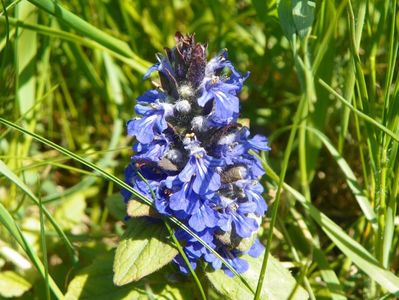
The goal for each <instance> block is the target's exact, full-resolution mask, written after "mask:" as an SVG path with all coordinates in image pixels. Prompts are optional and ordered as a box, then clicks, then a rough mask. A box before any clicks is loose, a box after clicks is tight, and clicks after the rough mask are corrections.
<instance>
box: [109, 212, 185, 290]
mask: <svg viewBox="0 0 399 300" xmlns="http://www.w3.org/2000/svg"><path fill="white" fill-rule="evenodd" d="M166 235H167V231H166V230H165V227H164V226H163V225H162V224H156V223H155V224H154V223H150V222H149V221H147V220H145V219H141V218H140V219H134V220H131V221H130V222H129V224H128V228H127V229H126V231H125V234H124V236H123V238H122V241H121V242H120V243H119V245H118V248H117V249H116V253H115V260H114V283H115V284H116V285H119V286H120V285H124V284H127V283H129V282H132V281H137V280H140V279H141V278H143V277H144V276H146V275H148V274H151V273H153V272H155V271H156V270H158V269H160V268H161V267H163V266H164V265H166V264H167V263H169V262H170V261H171V260H172V259H173V258H174V257H175V256H176V255H177V253H178V251H177V249H176V248H174V247H172V246H171V245H170V244H169V243H167V242H166V240H165V236H166Z"/></svg>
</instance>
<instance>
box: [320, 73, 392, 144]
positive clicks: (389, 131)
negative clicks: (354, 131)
mask: <svg viewBox="0 0 399 300" xmlns="http://www.w3.org/2000/svg"><path fill="white" fill-rule="evenodd" d="M319 83H320V84H321V85H322V86H323V87H325V88H326V89H327V90H328V91H329V92H330V93H331V94H332V95H334V96H335V97H337V99H338V100H340V101H341V102H342V103H343V104H345V105H346V106H347V107H349V109H350V110H351V111H353V112H354V113H355V114H357V115H358V116H359V117H360V118H362V119H363V120H364V121H366V122H368V123H370V124H372V125H374V126H375V127H377V128H379V129H381V130H382V131H383V132H385V133H386V134H387V135H389V136H390V137H391V138H393V139H394V140H395V141H396V142H398V143H399V136H398V135H397V134H395V133H394V132H393V131H391V130H390V129H388V128H386V127H385V126H384V125H381V124H380V123H378V122H377V121H376V120H374V119H373V118H371V117H369V116H368V115H366V114H365V113H363V112H361V111H359V110H357V109H356V108H354V107H353V105H352V104H350V103H349V101H348V100H346V99H344V98H343V97H342V96H341V95H340V94H338V93H337V92H336V91H335V90H334V89H333V88H332V87H330V86H329V85H328V84H327V83H326V82H325V81H323V80H322V79H319Z"/></svg>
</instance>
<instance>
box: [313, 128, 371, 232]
mask: <svg viewBox="0 0 399 300" xmlns="http://www.w3.org/2000/svg"><path fill="white" fill-rule="evenodd" d="M305 128H306V130H308V131H310V132H312V133H313V134H314V135H316V136H317V137H318V138H319V139H320V141H321V142H322V143H323V144H324V146H326V148H327V150H328V151H329V152H330V154H331V155H332V156H333V158H334V159H335V161H336V162H337V164H338V166H339V167H340V168H341V171H342V172H343V173H344V174H345V179H346V182H347V184H348V186H349V188H350V189H351V190H352V193H353V195H354V196H355V198H356V200H357V203H358V204H359V206H360V209H361V210H362V212H363V214H364V216H365V217H366V219H367V220H369V221H370V223H371V225H372V226H373V228H374V229H375V230H377V217H376V215H375V213H374V210H373V208H372V207H371V205H370V202H369V201H368V199H367V197H366V196H365V195H364V193H363V190H362V188H361V186H360V184H359V183H358V181H357V179H356V176H355V174H354V173H353V171H352V169H351V167H350V166H349V165H348V163H347V162H346V160H345V159H344V158H343V157H342V156H341V154H339V152H338V150H337V149H335V147H334V146H333V145H332V143H331V142H330V140H329V139H328V137H327V136H326V135H325V134H323V133H322V132H321V131H319V130H317V129H316V128H310V127H305Z"/></svg>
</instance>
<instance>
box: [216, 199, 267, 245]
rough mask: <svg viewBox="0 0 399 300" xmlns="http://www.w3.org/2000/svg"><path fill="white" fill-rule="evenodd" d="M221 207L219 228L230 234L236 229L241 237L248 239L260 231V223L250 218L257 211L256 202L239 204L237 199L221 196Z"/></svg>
mask: <svg viewBox="0 0 399 300" xmlns="http://www.w3.org/2000/svg"><path fill="white" fill-rule="evenodd" d="M219 205H220V207H221V209H222V218H220V220H219V223H218V226H219V227H220V228H221V229H222V230H223V231H225V232H229V231H232V230H233V229H234V232H235V233H237V234H238V235H239V236H240V237H242V238H247V237H250V236H251V235H252V233H253V232H255V231H256V230H257V229H258V227H259V225H258V222H257V221H256V220H255V219H254V218H251V217H249V216H248V214H251V213H254V212H255V211H256V204H255V203H254V202H238V201H237V200H236V199H234V200H233V199H230V198H226V197H223V196H221V197H220V201H219Z"/></svg>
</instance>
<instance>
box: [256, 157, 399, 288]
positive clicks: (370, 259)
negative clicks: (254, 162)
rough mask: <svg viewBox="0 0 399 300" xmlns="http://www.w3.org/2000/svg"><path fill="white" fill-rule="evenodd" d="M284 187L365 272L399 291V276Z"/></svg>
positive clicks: (275, 177)
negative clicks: (382, 265)
mask: <svg viewBox="0 0 399 300" xmlns="http://www.w3.org/2000/svg"><path fill="white" fill-rule="evenodd" d="M258 157H259V156H258ZM259 159H261V161H262V164H263V167H264V168H265V170H266V174H267V175H268V176H269V177H270V178H271V179H272V180H273V181H275V182H279V180H280V178H279V176H278V175H277V174H276V173H275V172H274V171H273V169H272V168H271V167H270V166H269V165H268V163H267V162H266V161H265V160H264V159H262V158H261V157H259ZM283 186H284V188H285V189H286V190H287V191H288V192H289V193H290V194H291V195H292V196H294V198H295V199H297V200H298V202H299V203H300V204H301V205H302V206H303V207H304V208H305V209H306V210H307V211H308V213H309V215H310V216H311V217H312V218H313V220H315V221H316V223H317V224H318V225H319V226H320V227H321V229H322V230H323V231H324V232H325V233H326V235H327V236H328V237H329V238H330V239H331V240H332V241H333V242H334V244H335V245H336V246H337V247H338V248H339V249H340V250H341V251H342V253H344V254H345V255H346V256H347V257H348V258H349V259H351V260H352V261H353V262H354V263H355V264H356V265H357V266H358V267H359V269H361V270H362V271H363V272H365V273H366V274H368V275H369V276H370V277H371V278H372V279H374V280H375V281H376V282H378V283H379V284H380V285H381V286H382V287H383V288H385V289H387V290H388V291H389V292H390V293H393V294H395V293H399V278H398V277H397V276H395V274H393V273H392V272H390V271H388V270H386V269H384V268H383V267H381V265H380V264H379V262H378V261H377V259H376V258H375V257H374V256H372V255H371V254H370V252H368V251H367V250H366V249H365V248H364V247H363V246H362V245H361V244H359V243H358V242H357V241H355V240H354V239H352V238H351V237H350V236H349V235H348V234H347V233H346V232H345V231H343V230H342V228H341V227H340V226H338V225H337V224H335V223H334V222H333V221H332V220H331V219H330V218H328V217H327V216H326V215H325V214H323V213H322V212H320V211H319V210H318V209H317V207H315V206H313V205H312V204H311V203H308V202H307V201H306V199H305V197H304V196H303V195H302V194H301V193H300V192H298V191H297V190H295V189H294V188H292V187H291V186H289V185H288V184H286V183H284V184H283Z"/></svg>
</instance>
